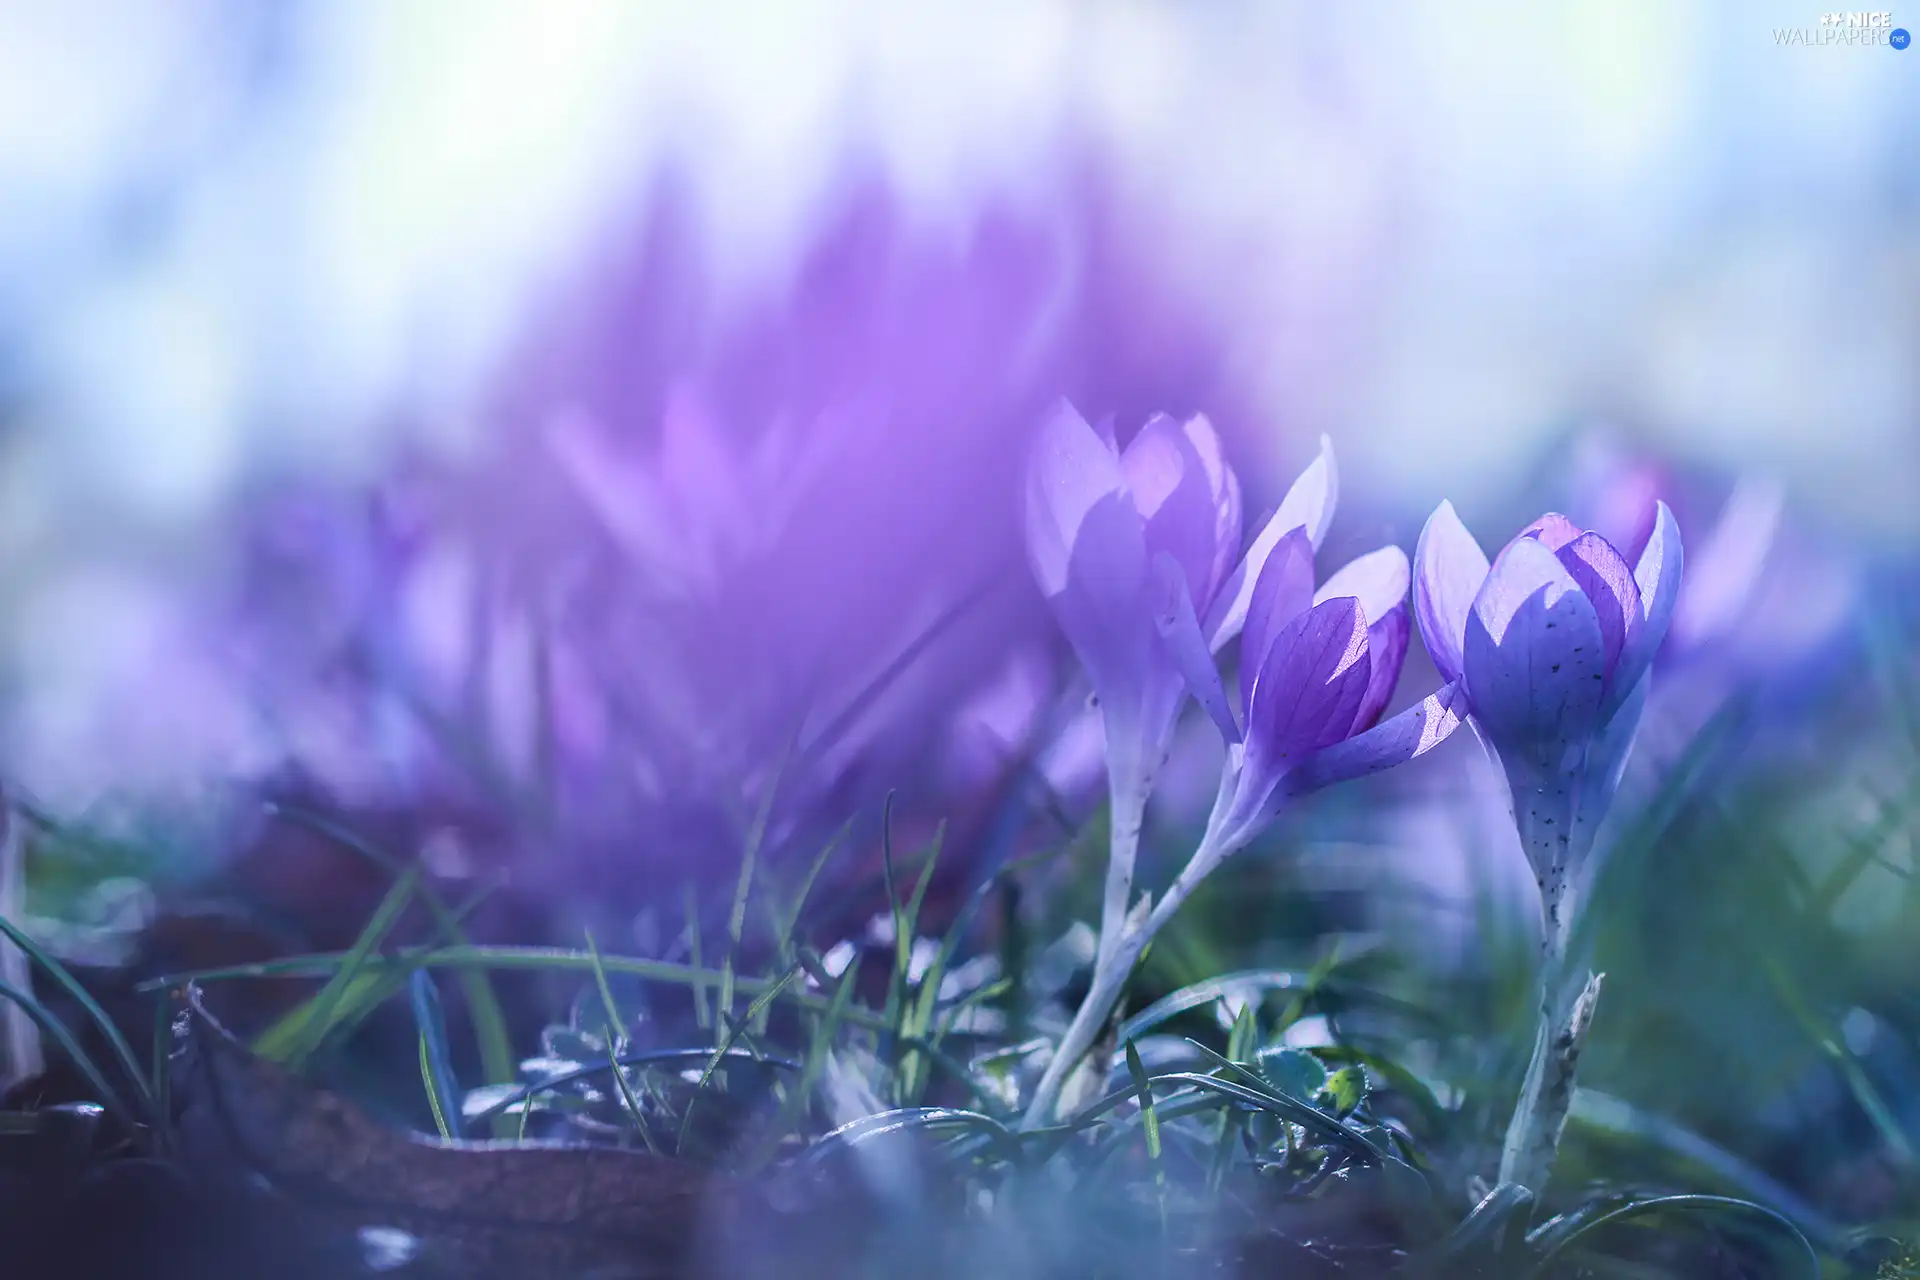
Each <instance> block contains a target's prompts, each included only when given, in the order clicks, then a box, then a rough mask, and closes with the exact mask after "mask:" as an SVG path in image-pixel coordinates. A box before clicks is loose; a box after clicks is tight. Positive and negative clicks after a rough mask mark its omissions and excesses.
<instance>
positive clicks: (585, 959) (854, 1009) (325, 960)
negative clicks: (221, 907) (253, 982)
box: [135, 946, 887, 1031]
mask: <svg viewBox="0 0 1920 1280" xmlns="http://www.w3.org/2000/svg"><path fill="white" fill-rule="evenodd" d="M346 961H347V953H345V952H339V951H333V952H318V953H315V954H312V955H302V956H285V957H282V958H281V959H278V960H261V961H256V962H253V963H251V964H236V965H224V966H220V967H217V968H212V969H196V970H186V971H182V972H178V973H167V974H162V975H160V976H159V977H156V978H149V979H147V980H145V981H143V982H141V983H140V984H138V986H137V987H136V988H135V990H138V991H158V990H162V989H164V988H167V987H178V986H184V985H186V984H187V983H189V982H197V983H200V984H202V985H206V984H209V983H214V982H233V981H240V980H244V979H249V978H292V977H325V976H327V975H328V974H334V973H338V972H339V971H340V970H341V969H342V968H343V967H344V965H345V963H346ZM601 963H603V964H604V965H605V966H606V969H607V972H608V973H624V974H631V975H633V976H634V977H637V978H641V979H644V980H646V981H649V982H661V983H671V984H674V985H678V986H689V987H690V986H696V985H702V984H704V985H712V984H713V983H715V982H717V981H718V980H719V977H720V975H719V973H718V972H717V971H715V970H713V969H700V968H696V967H694V966H692V965H686V964H679V963H676V962H674V961H671V960H643V959H640V958H638V957H634V956H608V955H603V956H602V957H601ZM366 964H367V966H368V967H370V968H372V969H375V970H378V971H387V970H393V969H404V968H406V967H407V966H415V965H417V966H421V967H424V968H428V969H456V970H457V969H467V968H478V969H497V970H508V971H533V972H556V973H587V974H590V973H591V972H592V971H593V958H592V957H591V956H589V955H587V953H586V952H584V951H570V950H568V949H566V948H564V947H520V946H516V947H508V946H465V947H439V948H419V947H416V948H409V949H407V950H404V951H400V952H396V953H395V954H393V955H391V956H375V957H372V958H370V959H369V960H368V961H366ZM738 985H739V988H740V990H741V991H742V992H743V993H753V994H755V995H759V994H761V993H764V992H766V991H767V990H768V989H770V988H772V987H776V986H779V985H780V980H779V979H768V978H741V979H739V983H738ZM779 998H780V999H782V1000H786V1001H788V1002H789V1003H792V1004H796V1005H800V1006H801V1007H803V1008H809V1009H814V1010H823V1009H825V1008H826V1007H827V1005H828V1004H829V1001H828V1000H827V999H826V998H823V997H821V996H818V995H815V994H813V993H812V992H807V991H795V990H792V989H791V988H786V989H783V990H782V991H781V992H780V996H779ZM844 1016H845V1017H846V1020H847V1021H849V1022H852V1023H855V1024H856V1025H858V1026H861V1027H864V1028H867V1029H869V1030H873V1031H882V1030H885V1029H886V1025H887V1024H886V1022H885V1020H884V1019H882V1018H881V1017H880V1015H879V1014H877V1013H875V1012H873V1011H872V1010H870V1009H866V1008H862V1007H860V1006H858V1005H853V1006H850V1007H849V1008H848V1009H847V1010H846V1011H845V1015H844Z"/></svg>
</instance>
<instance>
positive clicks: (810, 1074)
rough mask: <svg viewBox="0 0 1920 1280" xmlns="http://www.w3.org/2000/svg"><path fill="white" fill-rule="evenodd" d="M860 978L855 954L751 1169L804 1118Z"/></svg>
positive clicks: (769, 1155) (750, 1161) (771, 1153)
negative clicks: (796, 1079) (797, 1077)
mask: <svg viewBox="0 0 1920 1280" xmlns="http://www.w3.org/2000/svg"><path fill="white" fill-rule="evenodd" d="M859 978H860V957H859V956H858V955H855V956H854V957H853V959H852V961H851V962H850V963H849V964H848V965H847V967H846V970H845V972H843V973H842V974H841V975H840V981H839V984H838V985H837V986H835V987H834V989H833V997H832V999H830V1000H829V1001H828V1002H827V1007H826V1012H825V1013H824V1014H823V1015H822V1016H821V1017H820V1019H819V1020H818V1021H817V1022H816V1023H815V1024H814V1028H813V1039H812V1040H811V1041H810V1042H809V1043H808V1045H807V1059H806V1064H805V1066H804V1067H803V1068H802V1069H801V1072H800V1079H799V1082H798V1083H796V1084H795V1085H794V1087H793V1089H792V1090H791V1091H790V1092H789V1093H788V1094H787V1096H786V1097H785V1098H784V1099H782V1100H781V1103H780V1114H779V1115H778V1117H776V1119H775V1122H774V1123H773V1124H772V1125H770V1126H769V1127H768V1129H767V1131H766V1136H765V1137H763V1138H762V1139H761V1140H760V1143H759V1145H758V1146H757V1147H756V1148H755V1150H754V1152H753V1154H752V1156H751V1157H750V1158H749V1159H748V1161H747V1170H748V1171H749V1172H754V1171H757V1170H759V1169H762V1168H764V1167H765V1166H766V1163H767V1162H768V1161H769V1160H771V1159H773V1157H774V1156H775V1155H776V1154H778V1152H779V1148H780V1143H781V1141H782V1140H783V1139H784V1138H785V1136H786V1135H787V1134H788V1133H790V1132H792V1131H793V1130H794V1128H796V1127H797V1126H798V1125H799V1124H800V1123H801V1122H802V1120H804V1118H805V1116H806V1111H807V1104H808V1102H809V1101H810V1100H811V1099H812V1097H813V1091H814V1090H815V1089H817V1088H819V1087H820V1077H821V1075H822V1074H823V1073H824V1072H825V1070H826V1066H827V1055H828V1054H829V1053H831V1052H832V1051H833V1041H834V1037H835V1036H837V1035H839V1033H840V1024H841V1023H842V1022H843V1021H845V1020H846V1019H847V1015H848V1011H849V1010H850V1009H851V1008H852V1004H853V990H854V986H855V984H856V983H858V981H859Z"/></svg>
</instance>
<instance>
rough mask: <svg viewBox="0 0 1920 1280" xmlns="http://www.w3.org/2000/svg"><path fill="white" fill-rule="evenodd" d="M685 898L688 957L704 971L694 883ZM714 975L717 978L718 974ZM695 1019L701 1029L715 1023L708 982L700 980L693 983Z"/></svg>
mask: <svg viewBox="0 0 1920 1280" xmlns="http://www.w3.org/2000/svg"><path fill="white" fill-rule="evenodd" d="M684 899H685V903H686V911H687V959H688V960H689V961H691V962H692V965H691V967H692V968H693V969H695V970H700V971H703V972H704V970H705V966H704V965H703V964H702V963H701V957H700V899H699V897H698V895H697V894H696V893H695V891H694V887H693V883H692V882H691V881H689V882H688V883H687V885H686V889H685V894H684ZM714 977H715V978H716V979H717V978H718V977H719V975H718V974H715V975H714ZM692 995H693V1021H694V1024H695V1025H696V1026H698V1027H699V1028H700V1029H701V1030H703V1031H704V1030H706V1029H707V1028H708V1027H711V1026H712V1025H713V1014H712V1013H711V1012H710V1011H709V1010H708V1008H707V984H706V983H705V982H703V981H700V980H695V981H694V983H693V991H692Z"/></svg>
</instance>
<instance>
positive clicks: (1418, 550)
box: [1413, 502, 1488, 680]
mask: <svg viewBox="0 0 1920 1280" xmlns="http://www.w3.org/2000/svg"><path fill="white" fill-rule="evenodd" d="M1413 559H1414V564H1415V572H1414V579H1413V611H1414V616H1415V617H1416V618H1417V619H1418V620H1419V622H1420V638H1421V639H1422V640H1423V641H1425V642H1426V646H1427V653H1428V654H1430V655H1431V656H1432V658H1433V665H1434V666H1435V667H1437V668H1439V671H1440V676H1441V678H1442V679H1444V680H1458V679H1459V678H1460V675H1461V671H1462V669H1463V662H1462V655H1463V654H1464V653H1465V647H1466V637H1467V615H1468V614H1469V613H1471V612H1472V611H1473V598H1474V596H1476V595H1477V594H1479V591H1480V586H1481V584H1482V583H1484V582H1485V581H1486V580H1487V570H1488V565H1487V553H1486V552H1484V551H1482V550H1481V549H1480V544H1479V543H1477V542H1475V541H1474V540H1473V535H1472V534H1470V533H1468V532H1467V526H1466V525H1464V524H1462V523H1460V517H1459V516H1458V515H1457V514H1455V512H1454V510H1453V504H1452V503H1451V502H1442V503H1441V504H1440V505H1439V506H1437V507H1435V508H1434V510H1433V514H1432V515H1430V516H1428V517H1427V523H1426V527H1425V528H1423V529H1421V530H1420V541H1419V543H1418V544H1417V545H1416V546H1415V547H1414V552H1413Z"/></svg>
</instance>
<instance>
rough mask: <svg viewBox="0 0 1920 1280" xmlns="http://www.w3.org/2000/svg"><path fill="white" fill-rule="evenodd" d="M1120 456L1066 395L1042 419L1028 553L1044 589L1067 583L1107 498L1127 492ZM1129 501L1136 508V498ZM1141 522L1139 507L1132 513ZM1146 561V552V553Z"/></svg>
mask: <svg viewBox="0 0 1920 1280" xmlns="http://www.w3.org/2000/svg"><path fill="white" fill-rule="evenodd" d="M1126 487H1127V486H1126V477H1125V475H1124V473H1123V472H1122V471H1121V469H1120V459H1119V458H1118V457H1116V456H1115V455H1114V453H1113V451H1112V449H1110V448H1109V447H1108V446H1107V443H1106V442H1105V441H1104V440H1102V439H1101V438H1100V436H1099V435H1098V434H1097V433H1095V431H1094V429H1093V428H1092V427H1090V426H1088V425H1087V421H1086V419H1085V418H1082V417H1081V416H1080V415H1079V413H1078V412H1076V411H1075V410H1074V408H1073V406H1072V405H1070V404H1068V403H1066V402H1065V401H1064V400H1063V401H1061V402H1060V403H1059V404H1058V405H1057V406H1056V407H1055V408H1054V411H1053V412H1052V413H1051V414H1049V415H1048V417H1047V418H1046V420H1045V421H1044V422H1043V423H1042V424H1041V427H1040V432H1039V436H1038V438H1037V439H1036V440H1035V442H1034V450H1033V456H1032V458H1031V460H1030V462H1029V465H1028V467H1027V513H1026V514H1027V554H1028V557H1029V558H1030V560H1031V561H1032V564H1033V573H1034V577H1035V578H1037V579H1038V580H1039V583H1040V590H1041V592H1042V593H1044V594H1046V595H1048V596H1053V595H1058V594H1059V593H1060V592H1061V591H1063V590H1064V589H1065V588H1066V585H1067V569H1068V564H1069V562H1070V560H1071V558H1072V556H1073V549H1074V543H1075V541H1076V539H1077V538H1078V537H1079V534H1080V529H1081V526H1082V525H1083V524H1084V523H1085V522H1086V519H1087V516H1088V513H1089V512H1091V511H1092V510H1093V509H1094V507H1095V505H1096V504H1098V503H1099V502H1100V501H1101V500H1102V499H1106V498H1109V497H1112V496H1114V495H1122V496H1124V495H1125V494H1126ZM1127 507H1128V509H1129V510H1130V511H1131V510H1132V509H1133V506H1132V501H1131V499H1128V500H1127ZM1133 522H1134V524H1135V525H1138V524H1139V523H1140V517H1139V514H1138V512H1137V511H1136V512H1134V514H1133ZM1143 564H1144V557H1143Z"/></svg>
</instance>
